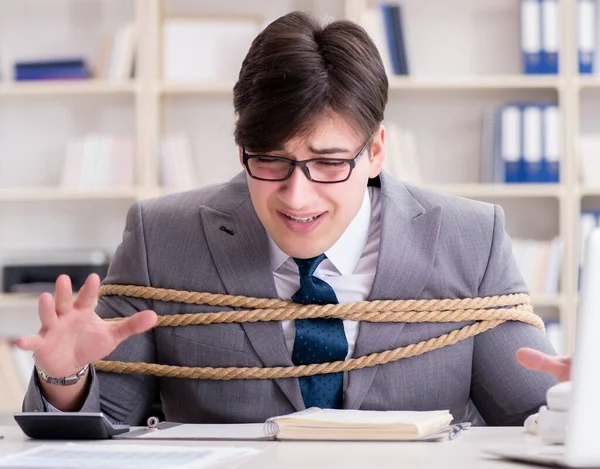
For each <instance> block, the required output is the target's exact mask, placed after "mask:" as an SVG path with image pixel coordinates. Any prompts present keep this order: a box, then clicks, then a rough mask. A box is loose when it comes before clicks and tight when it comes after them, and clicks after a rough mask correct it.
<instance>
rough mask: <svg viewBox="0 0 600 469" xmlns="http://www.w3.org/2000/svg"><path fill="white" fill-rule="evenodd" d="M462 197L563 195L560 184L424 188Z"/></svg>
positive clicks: (446, 185) (460, 185)
mask: <svg viewBox="0 0 600 469" xmlns="http://www.w3.org/2000/svg"><path fill="white" fill-rule="evenodd" d="M426 187H428V188H430V189H434V190H436V191H439V192H445V193H448V194H454V195H459V196H462V197H514V198H517V197H524V198H525V197H527V198H530V197H548V198H550V197H553V198H558V197H560V196H561V195H562V194H563V193H564V187H563V186H562V185H561V184H476V183H475V184H435V185H430V186H426Z"/></svg>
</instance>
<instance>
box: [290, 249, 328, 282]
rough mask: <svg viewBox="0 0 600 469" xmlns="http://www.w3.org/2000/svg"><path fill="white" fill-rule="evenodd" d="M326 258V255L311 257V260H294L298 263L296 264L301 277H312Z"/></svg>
mask: <svg viewBox="0 0 600 469" xmlns="http://www.w3.org/2000/svg"><path fill="white" fill-rule="evenodd" d="M326 258H327V256H326V255H325V254H320V255H318V256H316V257H311V258H310V259H298V258H296V257H294V258H293V259H294V262H296V264H297V265H298V270H299V271H300V276H301V277H304V276H306V277H310V276H311V275H312V274H314V273H315V270H317V267H318V266H319V264H320V263H321V262H323V260H324V259H326Z"/></svg>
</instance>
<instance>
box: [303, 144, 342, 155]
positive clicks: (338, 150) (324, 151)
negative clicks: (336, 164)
mask: <svg viewBox="0 0 600 469" xmlns="http://www.w3.org/2000/svg"><path fill="white" fill-rule="evenodd" d="M308 149H309V150H310V151H311V152H312V153H314V154H316V155H334V154H336V153H348V152H350V150H348V149H347V148H341V147H332V148H315V147H313V146H312V145H309V147H308Z"/></svg>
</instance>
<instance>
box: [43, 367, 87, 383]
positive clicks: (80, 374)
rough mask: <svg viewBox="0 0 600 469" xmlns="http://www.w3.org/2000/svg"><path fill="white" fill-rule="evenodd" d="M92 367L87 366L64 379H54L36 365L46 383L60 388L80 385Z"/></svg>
mask: <svg viewBox="0 0 600 469" xmlns="http://www.w3.org/2000/svg"><path fill="white" fill-rule="evenodd" d="M89 367H90V365H85V366H84V367H83V368H82V369H81V370H79V371H78V372H77V373H75V374H74V375H71V376H65V377H64V378H53V377H52V376H48V375H47V374H46V373H44V372H43V371H42V370H40V369H39V368H38V366H37V365H35V369H36V371H37V374H38V376H39V377H40V378H42V379H43V380H44V381H46V383H50V384H56V385H58V386H72V385H73V384H75V383H78V382H79V380H80V379H81V378H83V377H84V376H85V374H86V373H87V371H88V369H89Z"/></svg>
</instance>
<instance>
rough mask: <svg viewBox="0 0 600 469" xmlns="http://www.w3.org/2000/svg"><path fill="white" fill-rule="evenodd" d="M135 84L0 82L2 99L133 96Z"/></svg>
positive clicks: (82, 81)
mask: <svg viewBox="0 0 600 469" xmlns="http://www.w3.org/2000/svg"><path fill="white" fill-rule="evenodd" d="M135 90H136V84H135V83H110V82H106V81H100V80H72V81H68V80H65V81H62V80H61V81H27V82H0V97H9V96H14V97H21V96H59V95H107V94H133V93H134V92H135Z"/></svg>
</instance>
